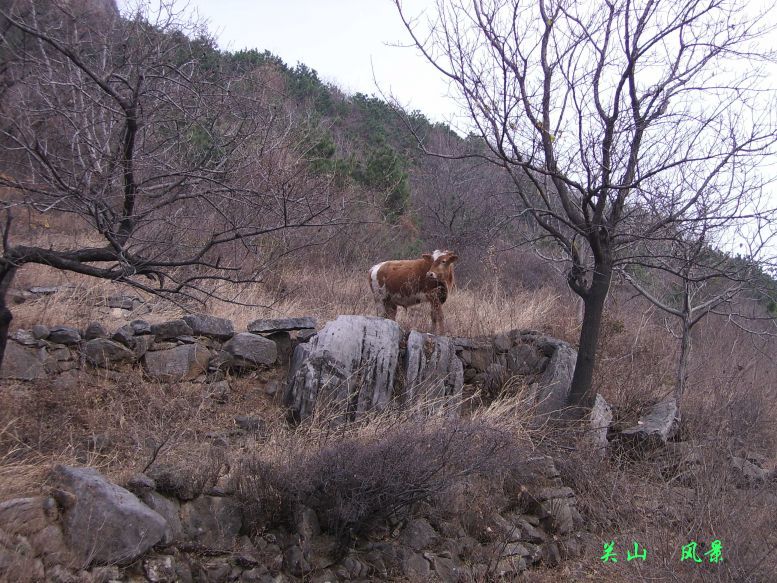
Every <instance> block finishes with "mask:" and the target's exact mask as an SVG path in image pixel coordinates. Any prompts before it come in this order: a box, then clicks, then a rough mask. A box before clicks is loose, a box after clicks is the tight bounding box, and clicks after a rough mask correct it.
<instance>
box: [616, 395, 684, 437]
mask: <svg viewBox="0 0 777 583" xmlns="http://www.w3.org/2000/svg"><path fill="white" fill-rule="evenodd" d="M679 425H680V412H679V411H678V409H677V403H676V402H675V400H674V398H673V397H667V398H666V399H664V400H663V401H660V402H658V403H656V404H655V405H653V406H652V407H651V408H650V409H649V410H648V412H647V413H646V414H645V415H643V416H642V417H640V418H639V421H638V422H637V425H634V426H633V427H629V428H628V429H624V430H623V431H621V432H620V434H619V435H618V439H619V441H620V442H622V443H625V444H629V445H632V446H634V447H638V448H641V449H652V448H656V447H660V446H663V445H665V444H666V443H667V441H669V440H670V439H671V438H672V437H674V435H675V433H677V429H678V428H679Z"/></svg>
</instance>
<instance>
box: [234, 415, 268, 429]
mask: <svg viewBox="0 0 777 583" xmlns="http://www.w3.org/2000/svg"><path fill="white" fill-rule="evenodd" d="M235 425H237V426H238V427H239V428H240V429H242V430H244V431H262V430H263V429H264V426H265V422H264V419H260V418H259V417H252V416H251V415H238V416H237V417H235Z"/></svg>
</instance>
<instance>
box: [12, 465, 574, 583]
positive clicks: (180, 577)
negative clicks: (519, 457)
mask: <svg viewBox="0 0 777 583" xmlns="http://www.w3.org/2000/svg"><path fill="white" fill-rule="evenodd" d="M522 465H523V467H522V468H521V469H520V470H518V474H519V475H521V476H523V478H524V479H523V480H522V481H521V482H520V483H519V482H517V481H515V480H506V481H505V482H504V483H499V484H496V485H493V484H492V488H491V491H490V498H489V500H487V501H486V502H487V504H481V505H477V504H474V505H473V504H472V500H470V499H469V496H468V491H469V490H470V487H471V484H469V483H468V482H467V481H466V480H465V481H461V482H460V483H459V484H458V487H457V488H455V489H454V490H453V491H451V492H450V493H449V494H448V496H447V497H446V501H445V502H446V507H445V512H443V513H441V512H439V511H433V510H432V509H431V507H429V506H428V505H426V506H424V505H420V506H419V508H417V509H415V510H414V511H413V512H412V513H410V514H408V515H405V516H404V517H403V518H401V519H399V520H398V521H395V522H394V523H393V524H391V523H389V524H386V525H383V526H381V525H376V527H375V528H374V529H373V531H372V532H370V533H369V534H367V535H365V536H363V537H360V538H359V540H357V541H355V543H354V545H353V546H352V547H351V548H350V549H348V550H347V551H346V552H345V554H342V553H338V551H337V546H336V544H335V540H334V537H333V536H332V535H331V534H328V533H326V532H324V531H322V528H321V526H320V525H319V519H318V517H317V515H316V513H315V512H314V511H313V510H312V509H310V508H307V507H304V506H299V507H297V508H295V509H294V511H293V520H292V521H291V525H290V526H287V527H284V528H274V527H271V528H264V529H263V528H261V527H260V528H257V525H250V524H247V523H246V517H245V516H244V514H243V513H242V512H241V504H240V502H239V500H238V499H237V498H236V497H235V496H234V494H233V491H232V490H231V488H230V487H229V484H228V483H227V484H226V485H225V486H223V487H214V488H211V489H210V490H208V491H207V492H203V493H202V494H200V495H194V497H191V496H189V495H187V494H186V493H185V492H184V491H178V493H177V496H176V495H172V494H171V493H170V492H169V490H167V489H164V492H160V490H163V488H162V487H161V484H162V482H161V481H159V480H158V479H157V480H155V479H154V478H152V477H150V476H149V475H145V474H137V475H135V476H133V477H132V478H131V479H129V480H128V481H127V483H126V484H124V487H122V486H119V485H117V484H114V483H112V482H110V481H109V480H107V479H106V478H104V477H103V476H101V475H100V474H99V473H98V472H97V471H96V470H94V469H92V468H74V467H67V466H57V467H56V468H55V469H54V471H53V472H52V477H51V480H50V483H51V484H52V492H51V495H49V496H36V497H31V498H18V499H14V500H8V501H6V502H3V503H0V579H2V580H12V581H16V582H25V581H43V580H45V581H84V582H97V581H100V582H102V581H152V582H173V581H181V582H191V581H203V582H211V581H212V582H219V583H220V582H225V581H243V582H257V581H259V582H267V583H270V582H272V581H317V582H321V583H323V582H324V581H330V582H336V581H367V580H370V581H375V580H398V579H399V580H407V581H430V580H437V581H445V582H449V581H450V582H455V581H481V580H513V579H515V578H516V577H517V576H518V575H519V574H520V573H521V572H523V571H525V570H526V569H527V568H530V567H531V566H533V565H540V564H541V565H544V566H548V567H554V566H556V565H558V563H559V562H560V561H561V560H563V559H565V558H569V557H575V556H579V555H580V554H581V552H582V541H581V536H580V534H579V530H580V529H581V528H582V517H581V515H580V513H579V512H578V510H577V508H576V501H575V496H574V493H573V492H572V490H571V489H570V488H567V487H564V485H563V484H562V482H561V480H560V478H559V474H558V472H557V471H556V467H555V465H554V463H553V460H552V459H551V458H548V457H544V456H535V457H529V458H527V459H526V460H525V462H524V463H523V464H522ZM425 508H426V509H425Z"/></svg>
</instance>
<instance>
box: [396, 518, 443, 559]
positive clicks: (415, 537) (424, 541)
mask: <svg viewBox="0 0 777 583" xmlns="http://www.w3.org/2000/svg"><path fill="white" fill-rule="evenodd" d="M439 538H440V535H438V534H437V532H436V531H435V530H434V529H433V528H432V525H431V524H429V522H428V521H427V520H426V519H425V518H415V519H413V520H411V521H410V522H408V523H407V526H405V528H404V529H403V530H402V534H401V535H400V539H401V540H402V542H403V543H404V544H405V545H407V546H408V547H410V548H411V549H413V550H416V551H422V550H425V549H428V548H429V547H430V546H431V545H432V543H434V542H435V541H436V540H437V539H439Z"/></svg>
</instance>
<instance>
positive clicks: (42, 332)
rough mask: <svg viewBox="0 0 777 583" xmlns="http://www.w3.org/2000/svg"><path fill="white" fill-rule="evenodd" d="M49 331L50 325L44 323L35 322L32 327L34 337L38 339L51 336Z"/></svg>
mask: <svg viewBox="0 0 777 583" xmlns="http://www.w3.org/2000/svg"><path fill="white" fill-rule="evenodd" d="M49 332H50V331H49V328H48V326H44V325H43V324H35V325H34V326H33V327H32V337H33V338H35V339H37V340H46V338H48V336H49Z"/></svg>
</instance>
